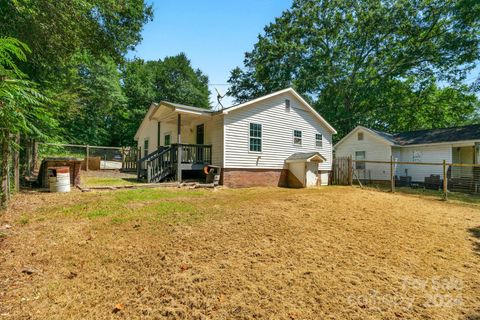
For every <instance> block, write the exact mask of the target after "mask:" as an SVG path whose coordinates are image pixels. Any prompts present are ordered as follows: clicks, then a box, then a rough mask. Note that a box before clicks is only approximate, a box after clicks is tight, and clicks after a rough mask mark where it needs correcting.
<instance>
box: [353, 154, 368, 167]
mask: <svg viewBox="0 0 480 320" xmlns="http://www.w3.org/2000/svg"><path fill="white" fill-rule="evenodd" d="M358 152H363V159H359V160H367V152H366V151H365V150H359V151H355V160H357V153H358ZM359 164H361V165H362V166H363V168H359V167H358V165H359ZM366 169H367V163H366V162H355V170H366Z"/></svg>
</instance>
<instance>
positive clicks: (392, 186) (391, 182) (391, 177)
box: [390, 155, 395, 192]
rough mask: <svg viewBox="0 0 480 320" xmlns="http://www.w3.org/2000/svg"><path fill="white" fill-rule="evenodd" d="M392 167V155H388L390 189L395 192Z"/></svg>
mask: <svg viewBox="0 0 480 320" xmlns="http://www.w3.org/2000/svg"><path fill="white" fill-rule="evenodd" d="M393 169H394V167H393V155H391V156H390V190H391V191H392V192H395V172H394V170H393Z"/></svg>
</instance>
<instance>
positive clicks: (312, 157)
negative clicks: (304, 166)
mask: <svg viewBox="0 0 480 320" xmlns="http://www.w3.org/2000/svg"><path fill="white" fill-rule="evenodd" d="M326 160H327V159H325V157H324V156H322V155H321V154H320V153H318V152H297V153H294V154H292V155H291V156H290V157H288V158H287V160H286V162H310V161H319V162H323V161H326Z"/></svg>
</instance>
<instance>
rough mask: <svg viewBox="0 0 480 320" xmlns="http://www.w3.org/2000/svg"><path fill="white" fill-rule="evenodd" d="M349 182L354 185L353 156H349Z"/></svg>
mask: <svg viewBox="0 0 480 320" xmlns="http://www.w3.org/2000/svg"><path fill="white" fill-rule="evenodd" d="M348 184H349V185H350V186H352V185H353V161H352V156H348Z"/></svg>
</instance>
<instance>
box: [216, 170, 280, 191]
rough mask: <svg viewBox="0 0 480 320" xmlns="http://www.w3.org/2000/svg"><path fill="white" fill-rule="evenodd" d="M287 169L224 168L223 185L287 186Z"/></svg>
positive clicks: (245, 186) (240, 186)
mask: <svg viewBox="0 0 480 320" xmlns="http://www.w3.org/2000/svg"><path fill="white" fill-rule="evenodd" d="M288 173H289V171H288V170H287V169H223V170H222V182H223V185H225V186H227V187H230V188H248V187H287V186H288V176H289V174H288Z"/></svg>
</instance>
